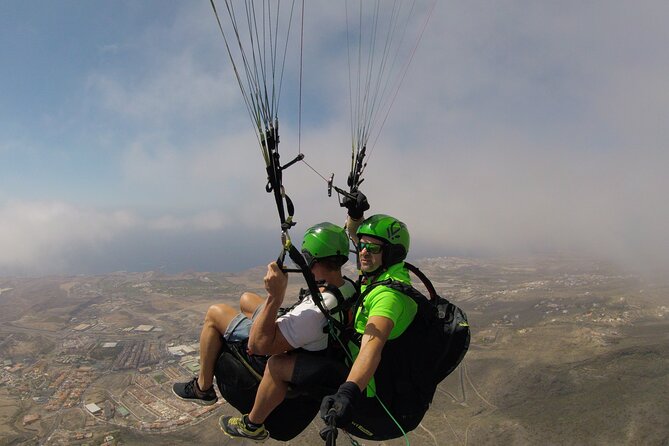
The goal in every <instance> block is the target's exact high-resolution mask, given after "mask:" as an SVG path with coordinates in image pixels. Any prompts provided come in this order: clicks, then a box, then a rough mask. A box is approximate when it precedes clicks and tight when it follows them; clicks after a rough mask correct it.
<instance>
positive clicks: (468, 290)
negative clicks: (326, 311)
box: [0, 257, 669, 445]
mask: <svg viewBox="0 0 669 446" xmlns="http://www.w3.org/2000/svg"><path fill="white" fill-rule="evenodd" d="M415 263H416V264H417V265H418V266H419V267H420V268H421V269H422V270H423V271H424V272H426V273H427V275H428V276H429V277H430V278H431V279H432V280H433V282H434V284H435V286H436V288H437V291H439V292H440V294H441V295H442V296H444V297H447V298H449V299H451V300H452V301H453V302H455V303H457V304H458V305H460V306H461V307H462V308H463V309H464V310H465V311H466V312H467V314H468V317H469V322H470V324H471V327H472V342H471V347H470V350H469V352H468V354H467V356H466V358H465V360H464V362H463V363H462V364H461V366H460V367H459V368H458V369H456V370H455V372H453V374H452V375H450V376H449V377H448V378H446V380H444V381H443V382H442V384H441V385H440V386H439V388H438V391H437V393H436V395H435V397H434V401H433V404H432V407H431V409H430V411H429V412H428V414H427V416H426V417H425V419H424V420H423V422H422V424H421V425H420V426H419V428H417V429H416V430H415V431H413V432H411V433H409V435H408V441H409V442H410V444H412V445H488V444H489V445H494V444H499V445H539V444H542V445H543V444H551V445H563V444H564V445H572V444H573V445H611V444H630V445H639V444H643V445H669V286H668V285H667V283H666V282H664V283H663V282H660V281H655V280H651V279H648V278H644V277H641V276H638V275H634V274H629V273H626V272H623V271H621V270H619V269H617V268H615V267H613V266H611V265H607V264H603V263H600V262H595V261H593V260H590V259H582V258H568V257H537V258H532V259H519V260H509V259H505V260H499V259H485V260H482V259H464V258H451V257H448V258H434V259H422V260H420V261H416V262H415ZM264 271H265V269H264V267H259V268H254V269H252V270H249V271H245V272H243V273H237V274H226V273H184V274H179V275H164V274H161V273H157V272H147V273H123V272H119V273H114V274H109V275H104V276H72V277H46V278H0V366H1V369H0V445H37V444H41V445H60V444H63V445H65V444H67V445H70V444H74V445H76V444H82V445H83V444H87V445H100V444H110V445H111V444H123V445H140V444H141V445H146V444H160V445H165V444H170V445H179V444H184V445H186V444H203V445H204V444H217V445H221V444H222V445H227V444H230V445H242V444H246V442H245V441H240V440H232V439H229V438H227V437H225V436H224V435H223V434H222V433H221V432H220V430H219V429H218V427H217V419H218V416H220V415H221V414H224V413H236V412H235V410H234V408H231V407H229V406H228V405H227V404H226V403H225V402H223V401H222V400H219V403H217V404H216V405H215V406H211V407H209V408H206V409H203V408H202V407H200V406H196V405H194V404H192V403H186V402H182V401H180V400H178V399H176V398H175V397H174V396H173V395H172V393H171V390H170V389H171V385H172V383H173V382H174V381H177V380H182V379H185V378H188V377H189V376H192V374H194V373H195V372H196V370H197V358H198V351H197V349H198V344H197V341H198V335H199V329H200V326H201V322H202V317H203V315H204V312H205V311H206V309H207V307H208V305H209V304H210V303H212V302H228V303H230V304H236V301H237V299H238V297H239V295H240V294H241V292H242V291H243V290H246V289H250V290H254V291H256V292H259V293H260V292H262V277H263V275H264ZM353 274H354V272H353V271H349V275H353ZM301 284H302V281H301V278H300V277H298V276H296V275H295V276H292V277H291V285H290V287H291V292H295V293H296V291H297V289H298V288H299V287H300V285H301ZM321 427H322V423H321V422H320V420H318V419H315V420H314V421H313V422H312V423H311V425H310V426H309V427H308V429H307V430H306V431H305V432H304V433H303V434H302V435H301V436H299V437H298V438H296V439H294V440H293V441H291V442H289V443H286V444H291V445H318V444H323V442H322V441H321V440H320V438H319V436H318V431H319V430H320V428H321ZM338 443H339V444H350V440H349V439H348V438H347V437H346V436H345V435H344V434H340V436H339V440H338ZM248 444H251V443H248ZM266 444H279V443H278V442H275V441H269V442H267V443H266ZM361 444H388V445H405V444H406V440H405V439H403V438H400V439H396V440H393V441H388V442H384V443H374V442H361Z"/></svg>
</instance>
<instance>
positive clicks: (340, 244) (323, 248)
mask: <svg viewBox="0 0 669 446" xmlns="http://www.w3.org/2000/svg"><path fill="white" fill-rule="evenodd" d="M348 252H349V249H348V236H347V235H346V231H344V228H342V227H340V226H337V225H335V224H332V223H328V222H324V223H319V224H317V225H314V226H312V227H310V228H309V229H307V231H306V232H305V233H304V238H303V239H302V254H303V255H304V258H305V259H306V261H307V263H308V264H309V266H310V267H311V266H312V265H313V264H314V262H315V261H316V260H319V259H324V258H327V257H331V258H334V259H338V260H339V261H340V262H341V263H340V265H343V264H344V263H346V262H347V261H348Z"/></svg>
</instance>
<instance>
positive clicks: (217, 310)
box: [204, 304, 226, 327]
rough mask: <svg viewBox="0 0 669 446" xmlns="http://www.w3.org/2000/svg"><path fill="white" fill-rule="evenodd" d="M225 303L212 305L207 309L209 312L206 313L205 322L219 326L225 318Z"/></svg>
mask: <svg viewBox="0 0 669 446" xmlns="http://www.w3.org/2000/svg"><path fill="white" fill-rule="evenodd" d="M224 305H225V304H216V305H211V306H210V307H209V309H207V313H206V314H205V315H204V324H205V325H209V326H214V327H218V326H219V325H220V323H221V321H223V320H224V319H225V314H226V310H225V308H224V307H223V306H224Z"/></svg>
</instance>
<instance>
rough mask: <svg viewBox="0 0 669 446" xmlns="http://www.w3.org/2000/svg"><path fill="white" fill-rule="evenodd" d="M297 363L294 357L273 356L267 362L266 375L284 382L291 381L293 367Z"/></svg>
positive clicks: (284, 355)
mask: <svg viewBox="0 0 669 446" xmlns="http://www.w3.org/2000/svg"><path fill="white" fill-rule="evenodd" d="M294 363H295V361H294V360H293V357H292V355H286V354H280V355H272V356H271V357H270V358H269V359H268V360H267V366H266V367H265V373H267V374H270V375H272V376H274V377H276V378H278V379H280V380H282V381H286V382H287V381H290V378H291V376H292V374H293V367H294Z"/></svg>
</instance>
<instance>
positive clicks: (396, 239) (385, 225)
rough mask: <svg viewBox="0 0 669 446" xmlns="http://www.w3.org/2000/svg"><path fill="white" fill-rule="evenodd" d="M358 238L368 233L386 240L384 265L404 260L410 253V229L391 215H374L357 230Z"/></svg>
mask: <svg viewBox="0 0 669 446" xmlns="http://www.w3.org/2000/svg"><path fill="white" fill-rule="evenodd" d="M357 234H358V238H360V237H362V236H363V235H368V236H370V237H374V238H377V239H380V240H383V241H384V242H385V245H384V246H383V265H384V266H386V267H388V266H390V265H394V264H395V263H399V262H401V261H402V260H404V259H405V258H406V256H407V254H408V253H409V243H410V238H409V230H408V229H407V225H405V224H404V223H402V222H401V221H399V220H398V219H396V218H394V217H391V216H389V215H384V214H377V215H372V216H371V217H369V218H367V219H366V220H365V221H363V222H362V224H361V225H360V227H359V228H358V231H357Z"/></svg>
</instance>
